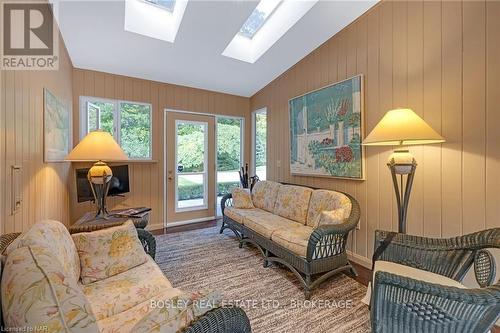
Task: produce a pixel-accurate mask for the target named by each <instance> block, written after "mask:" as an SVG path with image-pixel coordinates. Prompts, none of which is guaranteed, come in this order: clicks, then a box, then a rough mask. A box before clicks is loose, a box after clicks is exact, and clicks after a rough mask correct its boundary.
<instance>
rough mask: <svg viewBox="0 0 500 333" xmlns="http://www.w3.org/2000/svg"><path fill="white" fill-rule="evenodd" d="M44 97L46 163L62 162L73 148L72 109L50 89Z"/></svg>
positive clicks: (46, 90) (44, 93)
mask: <svg viewBox="0 0 500 333" xmlns="http://www.w3.org/2000/svg"><path fill="white" fill-rule="evenodd" d="M43 97H44V137H43V140H44V161H45V162H62V161H64V158H65V157H66V155H68V154H69V152H70V150H71V147H72V144H71V142H72V140H71V126H72V125H71V108H70V107H68V105H66V104H63V103H62V102H61V101H60V100H59V99H57V97H56V96H54V95H53V94H52V93H51V92H50V91H49V90H48V89H44V90H43Z"/></svg>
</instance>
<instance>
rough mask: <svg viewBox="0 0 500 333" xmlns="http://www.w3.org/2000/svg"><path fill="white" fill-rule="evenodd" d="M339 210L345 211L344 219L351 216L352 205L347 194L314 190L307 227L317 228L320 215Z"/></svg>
mask: <svg viewBox="0 0 500 333" xmlns="http://www.w3.org/2000/svg"><path fill="white" fill-rule="evenodd" d="M339 208H343V209H344V210H343V212H344V218H348V217H349V215H350V214H351V208H352V204H351V200H350V199H349V198H348V197H347V196H346V195H345V194H343V193H340V192H335V191H328V190H314V191H313V192H312V195H311V200H310V202H309V209H308V211H307V225H308V226H311V227H314V226H316V223H317V221H318V220H317V218H318V215H319V214H320V213H321V212H323V211H333V210H336V209H339Z"/></svg>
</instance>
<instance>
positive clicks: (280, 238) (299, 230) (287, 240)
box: [271, 223, 314, 258]
mask: <svg viewBox="0 0 500 333" xmlns="http://www.w3.org/2000/svg"><path fill="white" fill-rule="evenodd" d="M313 231H314V229H313V228H312V227H309V226H307V225H300V224H298V223H295V225H294V226H293V227H290V228H279V229H277V230H275V231H274V232H273V234H272V236H271V239H272V240H273V241H274V242H276V243H277V244H279V245H281V246H283V247H284V248H286V249H288V250H290V251H292V252H293V253H295V254H297V255H298V256H301V257H304V258H305V257H306V254H307V244H308V243H309V238H310V237H311V234H312V232H313Z"/></svg>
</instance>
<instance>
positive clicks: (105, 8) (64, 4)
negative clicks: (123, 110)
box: [53, 0, 377, 97]
mask: <svg viewBox="0 0 500 333" xmlns="http://www.w3.org/2000/svg"><path fill="white" fill-rule="evenodd" d="M53 2H54V3H55V5H56V10H55V11H56V15H57V16H58V21H59V26H60V29H61V33H62V36H63V39H64V42H65V44H66V47H67V49H68V52H69V55H70V57H71V60H72V62H73V65H74V66H75V67H77V68H83V69H91V70H96V71H102V72H107V73H113V74H120V75H126V76H131V77H137V78H143V79H148V80H154V81H160V82H167V83H173V84H178V85H183V86H189V87H195V88H201V89H207V90H213V91H219V92H224V93H229V94H234V95H240V96H246V97H249V96H252V95H253V94H255V93H256V92H257V91H259V90H260V89H261V88H263V87H264V86H266V85H267V84H268V83H269V82H271V81H272V80H274V79H275V78H276V77H278V76H279V75H280V74H282V73H283V72H284V71H286V70H287V69H288V68H290V67H291V66H293V65H294V64H295V63H297V62H298V61H299V60H300V59H302V58H303V57H305V56H306V55H307V54H309V53H310V52H311V51H312V50H314V49H315V48H316V47H318V46H319V45H321V44H322V43H324V42H325V41H326V40H328V39H329V38H330V37H332V36H333V35H335V34H336V33H337V32H339V31H340V30H341V29H342V28H344V27H345V26H346V25H348V24H349V23H350V22H352V21H353V20H355V19H356V18H357V17H359V16H360V15H361V14H363V13H364V12H365V11H366V10H368V9H369V8H370V7H371V6H373V5H374V4H375V3H376V2H377V0H367V1H353V0H351V1H349V0H347V1H325V0H323V1H320V2H318V3H317V4H316V5H315V6H314V7H313V8H312V9H311V10H310V11H309V12H308V13H307V14H306V15H305V16H304V17H303V18H302V19H301V20H300V21H299V22H297V24H295V26H293V27H292V28H291V29H290V30H289V31H288V32H287V33H286V34H285V35H284V36H283V37H282V38H281V39H279V40H278V41H277V42H276V44H275V45H274V46H272V47H271V48H270V49H269V50H268V51H267V52H266V53H265V54H264V55H263V56H262V57H261V58H260V59H259V60H257V62H255V63H254V64H250V63H246V62H242V61H239V60H235V59H232V58H228V57H225V56H222V55H221V53H222V51H223V50H224V49H225V48H226V46H227V45H228V43H229V42H230V41H231V40H232V39H233V37H234V35H235V34H236V33H237V32H238V31H239V29H240V27H241V25H242V24H243V23H244V22H245V20H246V19H247V18H248V16H249V15H250V13H251V12H252V10H253V9H254V8H255V6H256V5H257V3H258V2H257V1H244V0H236V1H201V0H190V1H189V2H188V5H187V8H186V11H185V14H184V18H183V20H182V23H181V25H180V28H179V31H178V33H177V37H176V39H175V42H174V43H168V42H165V41H162V40H157V39H153V38H149V37H145V36H142V35H138V34H134V33H131V32H126V31H125V30H124V13H125V2H124V1H66V0H58V1H53Z"/></svg>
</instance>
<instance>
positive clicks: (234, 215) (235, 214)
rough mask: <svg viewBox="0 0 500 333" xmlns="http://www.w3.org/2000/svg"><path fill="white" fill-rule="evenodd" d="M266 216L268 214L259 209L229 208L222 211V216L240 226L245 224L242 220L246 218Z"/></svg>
mask: <svg viewBox="0 0 500 333" xmlns="http://www.w3.org/2000/svg"><path fill="white" fill-rule="evenodd" d="M267 214H270V213H269V212H266V211H265V210H263V209H260V208H253V209H245V208H234V207H231V206H229V207H226V208H225V209H224V215H226V216H228V217H230V218H231V219H233V220H234V221H236V222H238V223H241V224H244V223H245V222H244V220H245V217H247V216H266V215H267Z"/></svg>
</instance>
